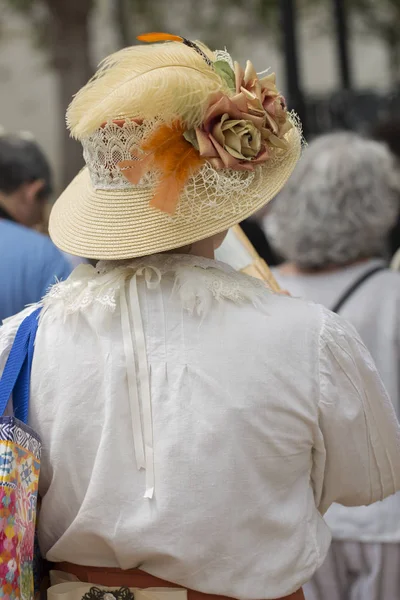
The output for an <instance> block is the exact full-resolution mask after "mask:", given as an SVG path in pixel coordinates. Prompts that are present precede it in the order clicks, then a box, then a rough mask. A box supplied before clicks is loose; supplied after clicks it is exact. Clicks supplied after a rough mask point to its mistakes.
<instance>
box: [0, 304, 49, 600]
mask: <svg viewBox="0 0 400 600" xmlns="http://www.w3.org/2000/svg"><path fill="white" fill-rule="evenodd" d="M39 313H40V309H37V310H35V311H34V312H32V313H31V314H30V315H29V316H28V317H26V318H25V319H24V321H23V322H22V323H21V325H20V327H19V329H18V331H17V335H16V336H15V339H14V343H13V346H12V348H11V352H10V355H9V357H8V361H7V363H6V366H5V369H4V372H3V376H2V378H1V380H0V415H3V416H1V417H0V598H1V600H20V599H21V600H32V599H33V597H34V584H33V554H34V538H35V523H36V503H37V495H38V480H39V470H40V450H41V443H40V440H39V438H38V436H37V435H36V434H35V432H34V431H33V430H32V429H30V427H28V426H27V424H26V423H27V420H28V406H29V387H30V371H31V365H32V358H33V345H34V340H35V336H36V331H37V326H38V318H39ZM11 394H12V397H13V406H14V416H9V417H8V416H4V411H5V409H6V406H7V404H8V401H9V398H10V396H11Z"/></svg>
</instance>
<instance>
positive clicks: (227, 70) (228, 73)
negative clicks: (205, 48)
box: [213, 60, 236, 92]
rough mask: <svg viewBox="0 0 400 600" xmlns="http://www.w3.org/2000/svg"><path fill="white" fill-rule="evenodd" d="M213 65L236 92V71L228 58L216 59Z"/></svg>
mask: <svg viewBox="0 0 400 600" xmlns="http://www.w3.org/2000/svg"><path fill="white" fill-rule="evenodd" d="M213 65H214V69H215V70H216V72H217V73H218V75H219V76H220V77H222V79H223V80H224V81H225V82H226V83H227V85H228V87H229V88H230V89H231V90H232V91H233V92H234V91H235V89H236V83H235V73H234V71H233V69H232V67H231V66H230V64H229V63H228V62H226V60H216V61H215V63H213Z"/></svg>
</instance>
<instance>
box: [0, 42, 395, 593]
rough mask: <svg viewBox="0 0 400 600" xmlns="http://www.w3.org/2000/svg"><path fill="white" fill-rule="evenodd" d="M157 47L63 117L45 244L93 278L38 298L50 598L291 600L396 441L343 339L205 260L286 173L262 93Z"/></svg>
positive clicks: (283, 131)
mask: <svg viewBox="0 0 400 600" xmlns="http://www.w3.org/2000/svg"><path fill="white" fill-rule="evenodd" d="M161 37H162V38H163V37H164V36H161ZM166 37H167V38H168V37H169V38H171V39H170V40H169V41H167V43H165V44H158V43H155V44H152V45H150V46H147V45H144V46H136V47H132V48H128V49H126V50H123V51H121V52H119V53H117V54H115V55H114V56H112V57H110V58H109V59H108V60H107V61H106V62H105V63H104V64H103V66H102V67H101V69H100V71H99V72H98V73H97V76H96V77H95V78H94V79H93V80H92V81H90V82H89V83H88V84H87V86H85V87H84V88H83V89H82V90H81V91H80V92H79V93H78V94H77V96H76V97H75V99H74V100H73V102H72V104H71V106H70V109H69V112H68V123H69V126H70V129H71V132H72V134H73V135H74V136H75V137H76V138H78V139H80V140H81V141H82V144H83V147H84V156H85V160H86V163H87V167H86V168H85V169H84V170H83V171H82V172H81V173H79V175H78V176H77V177H76V179H75V180H74V181H73V182H72V183H71V185H70V186H69V187H68V188H67V189H66V190H65V191H64V193H63V194H62V195H61V197H60V198H59V200H58V202H57V203H56V205H55V207H54V209H53V212H52V215H51V220H50V233H51V236H52V238H53V240H54V242H55V243H56V244H57V245H58V246H59V247H60V248H61V249H62V250H64V251H66V252H70V253H72V254H77V255H80V256H84V257H88V258H97V259H100V262H98V264H97V266H96V267H95V268H94V267H91V266H89V265H82V266H80V267H78V268H77V269H76V270H75V271H74V273H73V274H72V276H71V277H70V278H69V279H68V280H67V281H66V282H62V283H60V284H58V285H56V286H55V287H53V288H52V290H51V292H50V293H49V294H48V295H47V296H46V297H45V298H44V300H43V310H42V314H41V319H40V323H39V328H38V333H37V337H36V346H35V354H34V361H33V369H32V379H31V404H30V424H31V425H32V426H33V427H34V428H35V430H36V431H37V432H38V433H39V434H40V436H41V437H42V441H43V455H42V473H41V482H40V485H41V490H40V492H41V496H42V506H41V514H40V520H39V541H40V545H41V549H42V552H43V553H44V555H45V556H46V557H47V559H48V560H49V561H51V562H53V563H55V564H54V570H53V572H52V584H53V587H52V588H50V590H49V591H48V594H49V598H53V597H55V595H57V598H59V599H61V597H62V598H65V600H70V598H72V597H73V598H76V599H78V598H79V599H80V598H82V597H83V596H84V597H85V599H86V600H88V599H90V598H104V597H107V598H109V596H110V594H111V595H112V596H113V597H114V598H122V597H124V598H128V597H132V594H135V595H136V596H137V598H140V597H141V596H143V597H146V598H148V599H149V598H158V599H159V598H161V597H164V596H165V598H166V600H170V598H171V599H172V595H174V596H175V597H176V598H177V597H178V596H179V597H182V598H183V599H184V598H185V597H186V596H188V597H189V600H201V599H204V600H213V599H214V598H215V597H216V596H222V597H228V598H240V599H243V600H255V599H263V598H264V599H269V598H271V599H272V598H275V599H276V598H286V597H287V598H291V599H293V600H294V599H296V600H297V599H300V598H303V594H302V591H301V587H302V585H303V584H304V583H305V582H306V581H308V580H309V579H310V578H311V577H312V576H313V574H314V572H315V571H316V569H317V568H318V567H319V565H320V564H322V562H323V560H324V558H325V556H326V554H327V552H328V548H329V545H330V532H329V530H328V528H327V526H326V524H325V523H324V520H323V518H322V515H323V514H324V513H325V511H326V510H327V509H328V508H329V506H330V505H331V504H332V502H342V503H344V504H348V505H358V504H368V503H371V502H374V501H376V500H381V499H383V498H385V497H386V496H388V495H390V494H393V493H394V492H396V490H398V489H399V488H400V436H399V430H398V426H397V423H396V418H395V415H394V412H393V409H392V407H391V404H390V402H389V400H388V397H387V395H386V392H385V390H384V388H383V385H382V383H381V381H380V379H379V377H378V375H377V372H376V369H375V367H374V365H373V363H372V360H371V358H370V355H369V354H368V351H367V350H366V348H365V346H364V345H363V344H362V342H361V341H360V339H359V337H358V335H357V334H356V333H355V331H354V329H352V327H351V326H349V325H348V324H347V323H346V322H344V321H343V320H341V319H340V318H338V317H336V316H334V315H333V314H331V313H330V312H329V311H327V310H325V309H324V308H322V307H320V306H315V305H312V304H308V303H306V302H303V301H301V300H295V299H293V298H289V297H285V296H282V295H276V294H273V293H271V292H270V291H269V290H268V289H266V288H265V287H264V285H263V283H262V282H259V281H258V280H255V279H252V278H250V277H247V276H245V275H243V274H240V273H236V272H235V271H234V270H232V269H231V268H229V267H228V266H226V265H224V264H221V263H218V262H216V261H215V260H214V258H213V257H214V250H215V248H216V247H217V246H218V245H219V244H220V242H221V240H222V239H223V237H224V232H226V230H227V229H228V228H229V227H231V226H232V225H234V224H236V223H238V222H240V221H242V220H243V219H244V218H247V217H248V216H249V215H250V214H252V213H254V212H255V211H257V210H258V209H259V208H260V207H262V206H263V205H264V204H265V203H266V202H268V201H269V200H270V199H271V198H272V197H273V196H274V195H275V194H276V193H277V192H278V191H279V190H280V189H281V188H282V186H283V185H284V184H285V182H286V181H287V179H288V177H289V176H290V173H291V172H292V170H293V168H294V166H295V164H296V162H297V160H298V158H299V155H300V149H301V135H300V133H299V130H298V127H297V125H296V121H295V120H294V118H293V117H292V116H291V115H290V114H289V113H288V112H287V110H286V106H285V102H284V99H283V98H282V96H281V95H280V94H279V92H278V91H277V88H276V86H275V78H274V75H273V74H269V75H267V76H266V77H258V75H257V74H256V72H255V70H254V68H253V66H252V65H251V63H247V66H246V69H245V70H244V71H243V70H242V69H241V68H240V66H239V65H237V64H236V63H235V64H234V63H232V60H231V58H230V56H229V55H228V54H227V53H226V52H211V51H210V50H209V49H208V48H206V47H205V46H203V45H201V44H194V43H192V42H189V41H187V40H184V39H183V38H179V37H178V36H166ZM147 39H148V40H150V41H157V40H158V39H159V36H157V35H153V36H148V37H147ZM30 310H32V309H31V308H29V309H27V310H26V311H25V313H23V314H21V315H18V316H16V317H15V318H13V319H11V320H10V321H8V322H7V323H6V324H5V325H4V326H3V328H2V329H1V330H0V357H1V362H2V363H3V362H4V361H5V359H6V356H7V354H8V352H9V348H10V345H11V343H12V340H13V336H14V333H15V331H16V329H17V327H18V324H19V323H20V321H21V319H22V318H23V316H24V314H26V312H27V311H30ZM143 588H147V589H143Z"/></svg>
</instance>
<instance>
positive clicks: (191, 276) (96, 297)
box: [43, 254, 268, 315]
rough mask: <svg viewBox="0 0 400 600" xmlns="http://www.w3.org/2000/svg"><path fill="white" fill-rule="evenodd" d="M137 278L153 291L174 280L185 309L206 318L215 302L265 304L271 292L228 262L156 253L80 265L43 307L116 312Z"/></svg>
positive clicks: (48, 298) (73, 310)
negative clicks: (126, 288) (128, 284)
mask: <svg viewBox="0 0 400 600" xmlns="http://www.w3.org/2000/svg"><path fill="white" fill-rule="evenodd" d="M135 274H136V276H137V277H143V278H144V280H145V282H146V285H147V287H148V288H149V289H152V288H153V289H154V288H156V287H158V285H159V284H160V282H161V279H162V278H164V277H168V278H171V279H172V281H173V282H174V293H177V294H178V296H179V297H180V300H181V303H182V306H183V307H184V308H185V309H186V310H188V311H190V312H197V313H198V314H200V315H204V314H205V313H206V312H207V310H208V309H209V308H210V306H211V305H212V303H213V301H222V300H230V301H232V302H235V303H236V304H241V303H246V302H251V303H253V304H259V303H260V302H262V299H263V298H265V295H266V291H267V290H268V287H267V286H266V284H265V283H264V282H263V281H260V280H258V279H255V278H254V277H250V276H248V275H244V274H242V273H238V272H237V271H235V270H234V269H232V267H230V266H229V265H227V264H225V263H221V262H218V261H215V260H211V259H208V258H203V257H199V256H191V255H183V254H182V255H180V254H155V255H152V256H145V257H142V258H136V259H133V260H129V261H101V262H99V263H98V264H97V265H96V267H92V266H90V265H79V266H78V267H77V268H76V269H75V270H74V271H73V273H72V274H71V275H70V277H69V278H68V279H67V280H66V281H62V282H59V283H57V284H56V285H54V286H53V287H52V288H51V290H50V291H49V293H48V294H47V296H46V297H45V298H44V300H43V304H44V306H45V307H48V306H50V305H54V304H58V305H60V304H61V305H62V306H63V309H64V313H65V314H71V313H76V312H79V311H83V310H85V309H86V308H87V307H89V306H92V305H94V304H96V305H100V306H102V307H103V308H104V309H106V310H108V311H114V310H115V309H116V308H117V306H118V304H119V301H118V299H119V296H120V291H121V289H122V288H123V287H124V286H125V283H126V281H127V280H129V279H130V278H131V277H133V276H134V275H135Z"/></svg>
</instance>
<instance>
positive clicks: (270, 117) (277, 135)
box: [235, 60, 293, 149]
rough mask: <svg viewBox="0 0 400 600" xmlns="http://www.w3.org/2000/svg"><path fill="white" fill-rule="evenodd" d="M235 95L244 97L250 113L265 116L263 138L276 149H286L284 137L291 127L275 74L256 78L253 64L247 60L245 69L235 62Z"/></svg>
mask: <svg viewBox="0 0 400 600" xmlns="http://www.w3.org/2000/svg"><path fill="white" fill-rule="evenodd" d="M235 82H236V93H238V94H239V93H241V94H243V95H244V96H245V97H246V100H247V104H248V110H249V112H250V113H252V114H254V115H257V116H261V115H265V117H266V124H265V128H266V131H265V132H264V136H265V138H266V139H267V140H268V142H269V143H270V144H271V145H273V146H277V147H278V148H282V149H286V148H287V142H286V140H285V139H284V136H285V135H286V134H287V132H288V131H289V130H290V129H291V128H292V127H293V125H292V123H291V122H290V121H289V119H288V115H287V109H286V102H285V99H284V97H283V96H282V95H281V94H279V92H278V89H277V87H276V84H275V73H270V74H269V75H267V76H266V77H262V78H261V79H259V78H258V75H257V73H256V70H255V68H254V66H253V64H252V63H251V62H250V61H249V60H248V61H247V63H246V69H245V71H243V69H242V68H241V66H240V65H239V64H238V63H237V62H235Z"/></svg>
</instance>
